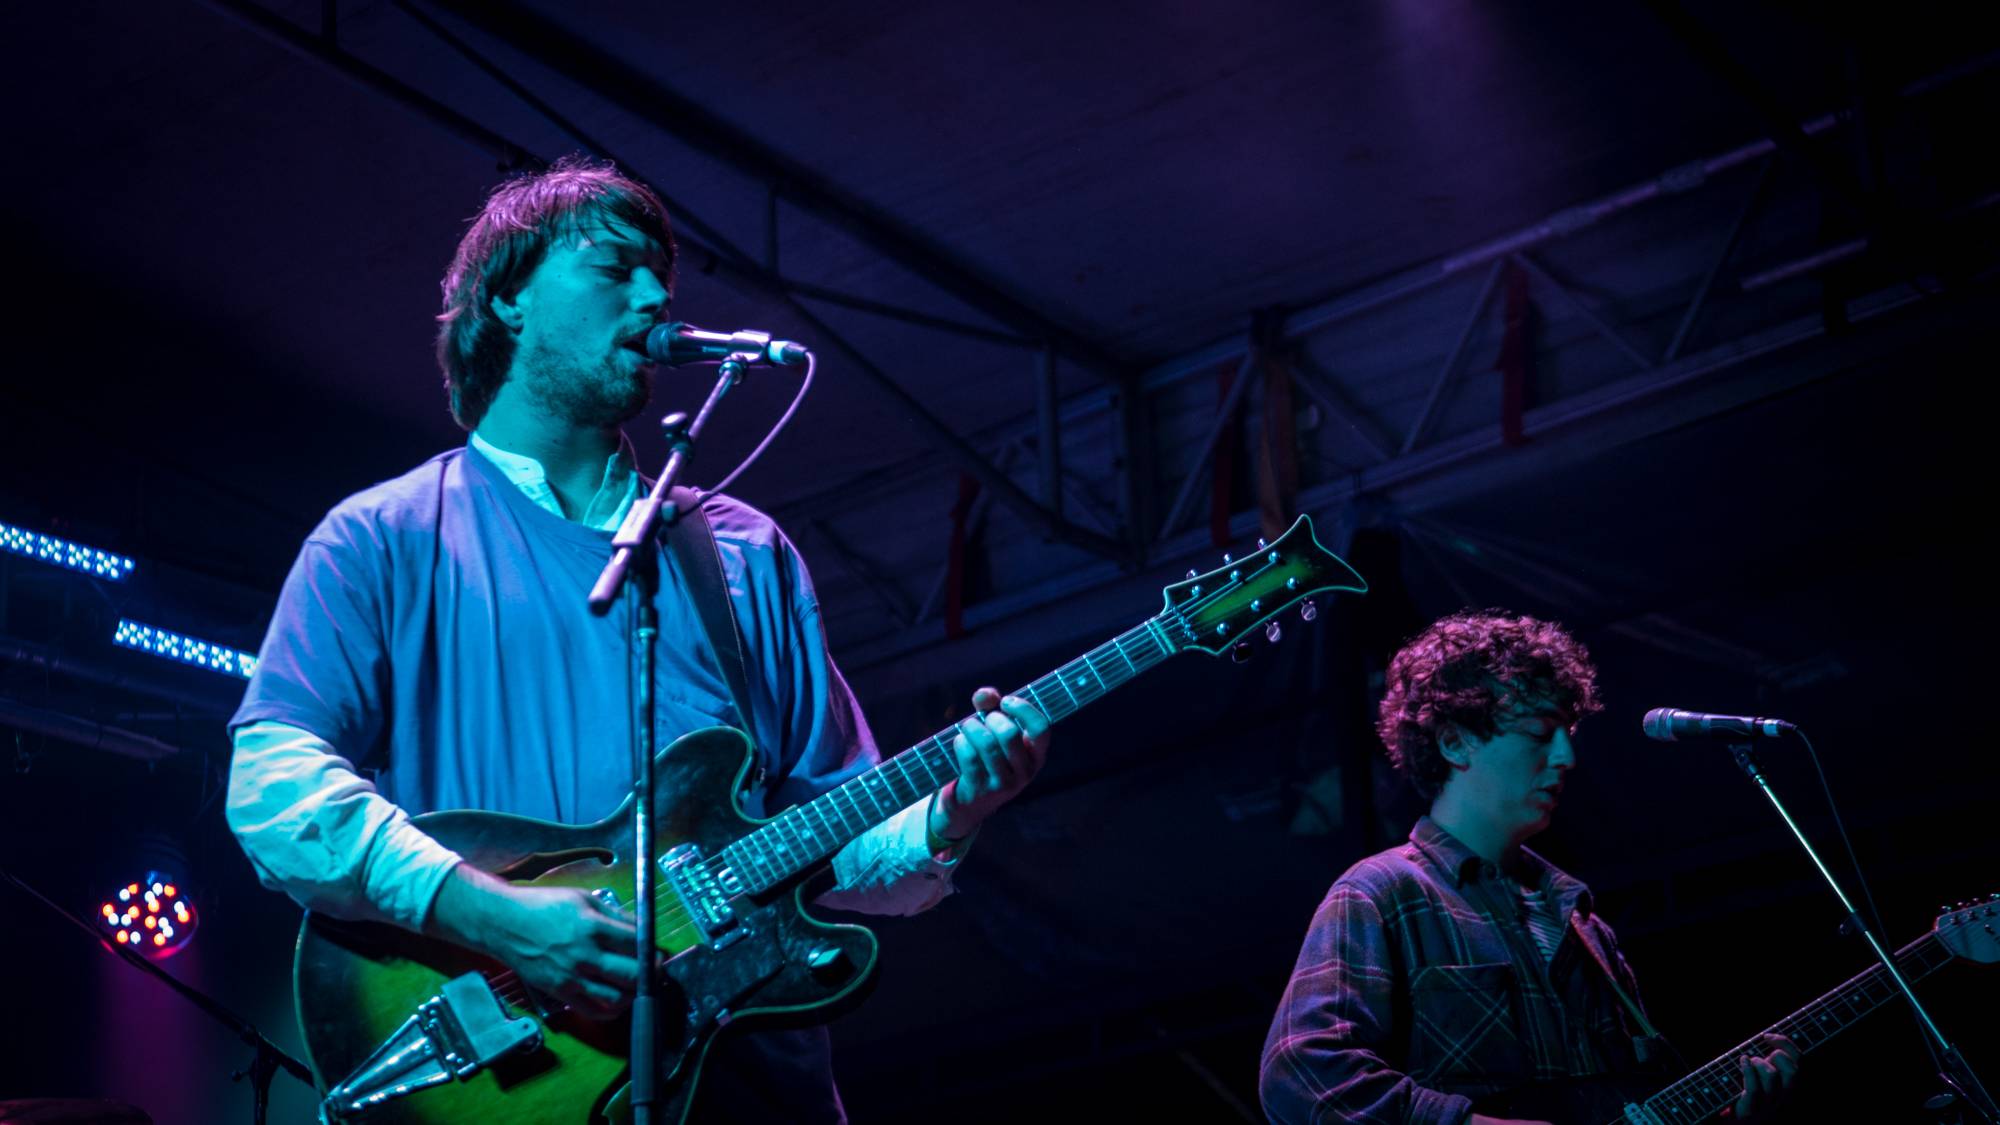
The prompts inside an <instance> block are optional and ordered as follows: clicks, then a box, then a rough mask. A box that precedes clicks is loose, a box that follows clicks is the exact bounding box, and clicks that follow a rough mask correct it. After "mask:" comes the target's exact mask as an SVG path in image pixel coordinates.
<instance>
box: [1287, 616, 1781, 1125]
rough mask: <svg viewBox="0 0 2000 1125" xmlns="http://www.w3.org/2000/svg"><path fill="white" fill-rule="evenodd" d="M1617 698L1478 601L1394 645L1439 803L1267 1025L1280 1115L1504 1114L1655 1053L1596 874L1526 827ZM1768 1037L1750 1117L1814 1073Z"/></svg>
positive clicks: (1331, 911) (1434, 1119)
mask: <svg viewBox="0 0 2000 1125" xmlns="http://www.w3.org/2000/svg"><path fill="white" fill-rule="evenodd" d="M1601 707H1602V704H1601V703H1600V702H1599V700H1598V693H1597V671H1596V668H1595V667H1594V666H1593V665H1592V663H1591V660H1590V655H1589V653H1588V652H1587V651H1586V650H1585V649H1584V647H1583V645H1582V644H1581V643H1579V642H1578V641H1577V640H1576V639H1575V638H1574V637H1572V636H1571V635H1570V634H1569V633H1568V632H1567V631H1566V630H1564V629H1563V628H1562V627H1561V626H1560V625H1557V624H1554V623H1551V622H1547V621H1539V620H1536V619H1534V618H1531V617H1522V616H1515V615H1510V614H1504V613H1500V612H1485V613H1467V614H1460V615H1456V616H1452V617H1448V618H1445V619H1443V620H1441V621H1438V622H1437V623H1435V624H1433V625H1432V626H1431V627H1430V628H1429V629H1426V630H1425V631H1424V632H1423V633H1422V634H1421V635H1419V636H1418V637H1417V638H1416V639H1415V640H1412V641H1411V642H1410V643H1409V644H1408V645H1406V646H1405V647H1404V648H1403V649H1402V651H1400V652H1398V653H1397V654H1396V656H1395V659H1394V660H1393V661H1392V662H1391V663H1390V666H1389V674H1388V691H1387V694H1386V695H1385V696H1384V697H1383V700H1382V704H1381V712H1380V722H1379V724H1378V726H1377V730H1378V731H1379V733H1380V734H1381V737H1382V741H1383V743H1384V744H1385V745H1386V746H1387V748H1388V752H1389V758H1390V761H1391V762H1392V763H1394V765H1395V766H1396V768H1397V769H1398V770H1399V771H1400V772H1401V773H1402V774H1403V775H1404V776H1405V777H1407V778H1408V779H1409V781H1410V782H1411V784H1413V785H1414V786H1415V787H1416V788H1417V790H1418V791H1419V792H1420V793H1422V794H1423V795H1425V796H1427V797H1429V798H1430V799H1431V807H1430V813H1429V815H1427V816H1425V817H1423V818H1422V819H1420V820H1418V821H1417V824H1416V827H1415V828H1414V829H1412V830H1411V832H1410V838H1409V842H1408V843H1406V844H1402V845H1399V846H1397V847H1394V848H1391V849H1389V850H1387V851H1384V852H1381V853H1379V854H1377V855H1373V856H1369V857H1368V858H1366V859H1364V860H1362V861H1360V862H1359V863H1356V864H1355V865H1354V866H1353V867H1351V868H1349V869H1348V870H1347V872H1346V873H1345V874H1343V875H1341V876H1340V878H1338V879H1336V880H1335V881H1334V884H1333V887H1332V888H1331V889H1330V890H1329V891H1328V892H1327V896H1326V899H1325V901H1323V902H1322V903H1321V904H1320V907H1319V910H1318V911H1317V913H1315V914H1314V916H1313V920H1312V927H1311V929H1310V930H1308V931H1307V933H1306V939H1305V946H1304V948H1303V949H1302V950H1301V951H1300V953H1299V960H1298V965H1297V967H1296V968H1295V969H1294V970H1293V972H1292V978H1291V982H1290V984H1289V985H1288V986H1287V987H1286V989H1285V995H1284V999H1283V1000H1282V1001H1281V1002H1280V1003H1279V1005H1278V1011H1277V1015H1276V1017H1275V1018H1274V1019H1273V1020H1272V1023H1271V1031H1270V1035H1269V1037H1268V1038H1267V1039H1266V1041H1265V1044H1264V1055H1263V1065H1262V1072H1261V1089H1260V1093H1261V1096H1262V1099H1263V1104H1264V1109H1265V1112H1266V1113H1268V1114H1269V1115H1270V1116H1271V1118H1272V1120H1274V1121H1280V1122H1307V1121H1310V1122H1327V1121H1356V1122H1423V1123H1426V1125H1462V1123H1464V1122H1467V1121H1470V1122H1473V1123H1475V1125H1496V1123H1502V1122H1507V1121H1513V1120H1519V1118H1516V1117H1500V1116H1493V1115H1489V1114H1488V1113H1484V1112H1475V1110H1476V1109H1477V1110H1487V1109H1493V1112H1494V1113H1502V1112H1508V1113H1518V1112H1522V1111H1521V1110H1518V1109H1497V1108H1494V1107H1495V1106H1502V1105H1513V1106H1518V1105H1521V1104H1524V1103H1522V1102H1519V1101H1516V1102H1511V1103H1510V1102H1506V1101H1500V1100H1495V1098H1496V1096H1504V1095H1506V1094H1508V1093H1509V1092H1515V1091H1522V1090H1526V1091H1528V1092H1529V1093H1530V1094H1532V1093H1533V1092H1535V1091H1537V1090H1540V1091H1548V1090H1551V1089H1556V1088H1561V1087H1563V1086H1564V1085H1565V1084H1570V1085H1571V1086H1572V1088H1573V1087H1574V1085H1575V1084H1577V1082H1578V1080H1589V1079H1601V1078H1605V1077H1607V1076H1610V1077H1616V1076H1627V1075H1642V1074H1646V1073H1648V1072H1650V1071H1652V1070H1654V1069H1655V1068H1657V1066H1658V1064H1659V1063H1660V1061H1661V1060H1660V1059H1659V1057H1658V1056H1659V1053H1660V1051H1661V1049H1662V1047H1663V1043H1662V1041H1661V1040H1660V1039H1659V1037H1658V1036H1657V1033H1655V1032H1654V1031H1653V1029H1652V1027H1651V1024H1650V1023H1649V1022H1648V1021H1647V1020H1646V1017H1645V1013H1644V1009H1643V1008H1642V1007H1641V1005H1640V1004H1639V1001H1638V985H1637V983H1636V982H1635V981H1634V980H1633V977H1632V972H1631V969H1630V968H1629V967H1628V966H1627V965H1626V963H1625V959H1624V957H1623V956H1622V955H1621V954H1620V953H1619V950H1618V943H1617V940H1616V938H1614V937H1613V935H1612V932H1611V927H1610V926H1608V925H1606V924H1605V922H1604V919H1603V918H1601V917H1599V916H1598V915H1597V914H1596V913H1595V912H1594V911H1593V910H1592V909H1591V897H1590V890H1589V888H1588V887H1586V886H1584V884H1583V883H1581V882H1579V881H1578V880H1577V879H1575V878H1573V877H1571V876H1570V875H1568V874H1567V873H1565V872H1563V871H1560V870H1558V869H1557V868H1555V867H1554V866H1553V865H1551V864H1550V863H1548V862H1547V861H1546V860H1544V859H1542V858H1541V857H1540V856H1538V855H1536V854H1535V853H1534V852H1532V851H1529V850H1528V849H1527V848H1526V847H1524V846H1523V844H1524V843H1525V842H1526V841H1527V840H1528V838H1529V837H1531V836H1533V835H1535V834H1536V833H1537V832H1540V831H1541V830H1542V829H1544V828H1547V827H1548V825H1549V818H1550V817H1551V816H1552V815H1553V814H1554V812H1555V809H1556V805H1557V803H1558V802H1559V801H1560V800H1561V799H1562V792H1563V782H1564V779H1565V778H1567V777H1568V776H1569V772H1570V771H1571V770H1573V769H1575V768H1576V765H1577V751H1576V746H1575V745H1574V743H1572V741H1571V737H1572V735H1573V734H1574V732H1575V729H1576V726H1577V723H1578V722H1579V721H1580V720H1581V719H1583V718H1584V717H1585V716H1588V715H1590V714H1592V713H1594V712H1596V711H1598V710H1600V709H1601ZM1766 1045H1767V1046H1768V1047H1769V1053H1767V1054H1764V1055H1762V1056H1761V1057H1745V1058H1744V1059H1743V1060H1742V1067H1741V1069H1742V1075H1743V1082H1744V1086H1743V1094H1742V1096H1741V1097H1740V1098H1739V1099H1738V1101H1737V1103H1736V1105H1735V1106H1734V1111H1735V1114H1736V1115H1737V1116H1738V1117H1739V1118H1747V1117H1750V1116H1751V1115H1753V1114H1755V1113H1757V1112H1759V1111H1762V1110H1765V1109H1767V1108H1768V1107H1769V1106H1770V1105H1771V1104H1773V1103H1774V1101H1775V1100H1776V1097H1777V1096H1779V1095H1782V1094H1783V1092H1784V1091H1785V1090H1787V1089H1788V1088H1789V1087H1790V1085H1791V1082H1792V1079H1793V1075H1794V1074H1795V1073H1796V1070H1797V1062H1798V1052H1797V1050H1796V1048H1795V1047H1793V1046H1792V1045H1791V1044H1790V1043H1789V1042H1787V1041H1782V1040H1779V1039H1776V1038H1773V1039H1772V1040H1770V1041H1769V1042H1768V1043H1767V1044H1766ZM1525 1104H1528V1105H1534V1104H1536V1103H1534V1102H1532V1101H1530V1102H1527V1103H1525ZM1554 1104H1562V1103H1561V1102H1559V1101H1558V1102H1556V1103H1554ZM1614 1104H1615V1103H1614ZM1526 1112H1533V1113H1536V1114H1537V1117H1538V1118H1539V1117H1541V1116H1544V1115H1546V1114H1547V1113H1551V1112H1554V1111H1550V1110H1539V1109H1535V1110H1528V1111H1526Z"/></svg>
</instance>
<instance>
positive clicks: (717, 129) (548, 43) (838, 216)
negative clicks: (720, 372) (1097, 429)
mask: <svg viewBox="0 0 2000 1125" xmlns="http://www.w3.org/2000/svg"><path fill="white" fill-rule="evenodd" d="M434 2H435V3H436V4H437V6H438V7H441V8H445V9H447V10H449V11H451V12H452V13H453V14H455V15H457V16H458V17H459V18H461V19H463V20H465V21H466V22H467V23H469V24H471V25H472V26H474V27H477V28H479V29H480V30H481V31H482V32H484V33H485V34H487V35H490V36H492V37H493V38H495V39H497V40H499V41H500V42H502V43H505V44H506V45H507V46H508V47H509V48H510V49H512V50H514V51H517V52H519V53H520V54H522V55H523V56H525V57H527V58H530V59H533V60H535V62H537V63H539V64H540V65H542V66H543V67H546V68H548V69H549V70H550V71H552V72H554V73H556V74H558V75H561V76H562V77H563V78H564V79H566V80H568V81H569V82H571V83H574V84H575V85H576V86H577V87H579V88H580V89H583V90H587V91H590V92H591V93H592V94H594V95H596V96H597V97H600V98H603V99H604V100H606V101H608V102H610V103H611V104H613V105H616V106H618V107H619V108H620V109H622V110H624V111H625V112H627V113H630V114H633V115H634V116H636V117H638V118H639V119H640V120H642V121H645V122H646V123H647V124H649V125H651V126H652V127H653V128H656V129H658V130H660V131H661V132H662V133H665V134H667V135H668V136H671V137H674V138H675V139H677V140H679V141H680V142H681V143H682V144H685V145H687V146H688V147H690V148H692V149H694V150H696V151H697V152H700V153H702V154H704V155H706V156H709V157H711V158H713V159H715V160H717V161H720V162H721V163H723V164H725V165H727V166H729V167H730V168H733V169H735V170H736V171H738V172H740V173H742V174H743V175H745V176H748V177H750V178H751V179H753V180H756V181H757V182H759V183H761V184H764V185H766V186H768V187H770V188H772V189H773V190H776V191H778V192H780V193H781V194H782V195H783V197H784V199H785V201H786V202H788V203H790V204H792V205H793V206H794V207H796V208H798V209H799V210H801V211H803V212H805V213H807V214H809V215H812V216H814V217H815V218H817V219H819V220H820V221H822V222H825V223H827V224H828V225H830V226H832V227H834V228H836V229H838V230H841V231H843V232H845V233H846V234H848V235H851V236H852V237H854V238H856V239H859V240H860V241H861V242H862V243H863V244H864V245H866V246H869V247H871V248H873V249H874V250H875V251H876V252H878V253H880V254H881V255H882V256H884V257H885V258H888V259H889V260H891V261H893V262H895V263H896V264H898V265H900V266H902V267H903V268H905V269H907V270H910V271H911V272H912V273H914V274H915V275H916V276H917V277H919V278H921V279H923V280H924V281H926V282H928V283H929V284H931V285H934V286H936V287H937V288H938V289H940V290H942V291H944V292H946V293H949V294H950V295H951V296H952V297H954V298H956V299H957V300H959V301H962V302H964V303H965V304H966V305H967V306H968V307H970V308H973V309H976V310H978V311H979V312H981V313H983V314H985V315H986V316H989V317H991V318H993V319H994V320H995V321H996V322H998V323H1000V324H1003V325H1005V326H1007V327H1008V328H1010V329H1012V330H1013V331H1015V332H1018V333H1020V334H1021V335H1023V336H1027V337H1029V338H1031V339H1034V340H1038V341H1042V342H1045V343H1047V344H1048V345H1049V346H1051V347H1053V348H1054V349H1055V350H1056V351H1058V352H1059V353H1061V354H1062V355H1063V356H1065V357H1067V358H1068V359H1070V360H1071V361H1072V362H1074V363H1076V364H1078V365H1079V366H1081V367H1084V368H1086V369H1088V370H1090V371H1092V372H1094V373H1095V374H1097V375H1098V376H1099V377H1101V378H1103V379H1105V380H1106V381H1108V382H1112V383H1118V382H1122V381H1123V380H1124V379H1125V378H1126V377H1127V367H1128V365H1127V364H1126V363H1124V362H1123V361H1121V360H1120V359H1119V358H1118V357H1117V356H1114V355H1112V354H1111V353H1110V352H1108V351H1106V350H1104V349H1103V348H1102V347H1101V346H1099V345H1098V343H1097V342H1096V341H1095V340H1093V339H1091V338H1089V337H1088V336H1085V335H1084V334H1083V333H1081V332H1078V331H1075V330H1073V329H1070V328H1068V327H1066V326H1064V325H1062V324H1059V323H1057V322H1056V321H1055V320H1054V319H1053V318H1052V317H1050V316H1049V315H1047V314H1046V313H1044V312H1042V311H1041V310H1039V309H1036V308H1034V307H1033V306H1031V305H1029V304H1028V303H1027V302H1025V301H1023V300H1021V299H1020V298H1018V297H1016V296H1014V295H1013V294H1011V293H1009V292H1007V291H1006V290H1004V289H1003V288H1002V287H1001V286H1000V285H999V284H998V283H996V282H995V281H993V280H992V279H991V278H988V277H985V276H983V275H981V274H980V273H979V272H978V271H977V270H976V269H974V268H973V267H972V266H970V265H969V264H967V263H965V262H963V261H961V260H960V259H959V258H958V257H957V256H956V255H954V254H953V253H952V252H951V251H950V250H948V249H946V248H945V247H943V246H941V245H939V244H937V243H936V242H934V241H933V240H931V239H929V238H927V237H925V236H924V235H923V234H921V233H919V232H917V231H916V230H913V229H911V228H910V227H908V226H906V225H904V224H903V223H902V222H900V221H898V220H897V219H896V218H894V217H892V216H891V215H889V214H888V213H886V212H884V211H882V210H880V209H879V208H877V207H875V206H873V205H872V204H869V203H867V202H865V201H863V200H862V199H860V198H859V197H857V196H855V195H853V194H852V193H850V192H848V191H846V190H844V189H842V188H840V187H838V186H836V185H835V184H833V183H832V182H831V181H829V180H828V179H827V178H826V177H824V176H822V175H820V174H819V173H818V172H816V171H814V170H813V169H811V168H809V167H807V166H806V165H805V164H803V163H800V162H799V161H797V160H795V159H793V158H791V157H789V156H787V155H785V154H784V153H783V152H782V151H780V150H779V149H777V148H775V147H772V146H770V145H767V144H765V143H763V142H762V141H759V140H757V139H756V138H754V137H751V136H749V135H748V134H746V133H744V132H743V131H742V130H740V129H738V128H736V127H735V126H733V125H731V124H729V123H728V122H727V121H725V120H723V119H722V118H721V117H720V116H718V115H717V114H715V113H714V112H712V111H710V110H709V109H708V107H707V106H705V105H703V104H702V103H700V102H698V101H696V100H694V99H693V98H690V97H688V96H686V95H684V94H682V93H680V92H679V91H677V90H674V89H672V88H670V87H668V86H667V85H665V84H664V83H662V82H661V81H659V79H657V78H655V77H653V76H652V75H650V74H648V73H646V72H644V71H642V70H640V69H639V68H637V67H635V66H632V65H631V64H629V63H626V62H625V61H623V60H622V59H619V58H618V57H616V56H615V55H612V54H611V53H609V52H607V51H605V50H603V49H601V48H599V47H597V46H596V45H595V44H592V43H590V42H589V41H587V40H585V39H584V38H582V37H581V36H579V35H577V34H575V33H574V32H572V31H571V30H569V29H568V28H567V27H564V26H563V25H561V24H559V23H556V22H555V21H553V20H550V19H548V18H547V17H545V16H543V15H541V14H539V13H537V12H534V11H531V10H529V9H528V8H526V7H525V6H523V5H520V4H516V3H511V2H504V0H481V2H479V3H471V2H468V0H434Z"/></svg>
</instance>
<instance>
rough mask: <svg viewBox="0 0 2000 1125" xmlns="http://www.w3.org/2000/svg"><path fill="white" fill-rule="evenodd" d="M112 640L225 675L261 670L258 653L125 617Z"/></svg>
mask: <svg viewBox="0 0 2000 1125" xmlns="http://www.w3.org/2000/svg"><path fill="white" fill-rule="evenodd" d="M111 640H112V641H113V642H114V643H116V644H118V645H120V646H123V647H125V648H129V649H136V650H137V651H139V652H150V653H152V654H153V655H154V656H164V657H166V658H167V659H168V660H178V661H180V662H181V663H183V664H192V665H194V666H195V667H197V668H207V669H208V670H210V671H212V672H221V673H223V674H224V675H229V676H241V677H243V678H244V679H246V680H247V679H249V678H250V673H252V672H254V671H256V670H257V654H256V653H254V652H244V651H243V650H242V649H235V648H229V647H227V646H224V645H218V644H210V643H209V642H207V641H202V640H196V639H195V638H193V637H190V636H187V635H186V634H184V633H176V632H173V631H171V630H168V629H156V628H154V627H153V626H151V625H141V624H139V623H138V622H137V621H127V620H125V619H123V618H120V619H119V621H118V632H117V633H116V634H114V635H113V636H112V638H111Z"/></svg>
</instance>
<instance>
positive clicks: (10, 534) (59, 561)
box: [0, 523, 134, 579]
mask: <svg viewBox="0 0 2000 1125" xmlns="http://www.w3.org/2000/svg"><path fill="white" fill-rule="evenodd" d="M0 550H6V551H10V552H12V553H14V554H16V555H24V556H26V557H28V558H31V559H35V560H37V561H40V562H45V563H49V564H51V565H54V566H60V567H67V568H68V569H70V570H74V571H77V572H79V573H82V574H88V575H90V576H91V577H93V578H110V579H120V578H123V577H125V576H126V575H128V574H130V573H132V567H133V565H134V564H133V562H132V560H131V559H128V558H126V557H125V556H124V555H114V554H112V553H111V552H109V551H100V550H98V549H97V548H95V547H87V546H85V545H83V544H82V543H72V542H70V541H69V540H67V539H57V538H56V537H55V536H53V535H43V534H42V533H41V532H39V531H29V530H28V529H27V528H25V527H15V526H14V525H13V524H11V523H0Z"/></svg>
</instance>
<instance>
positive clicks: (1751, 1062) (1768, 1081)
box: [1732, 1035, 1799, 1125]
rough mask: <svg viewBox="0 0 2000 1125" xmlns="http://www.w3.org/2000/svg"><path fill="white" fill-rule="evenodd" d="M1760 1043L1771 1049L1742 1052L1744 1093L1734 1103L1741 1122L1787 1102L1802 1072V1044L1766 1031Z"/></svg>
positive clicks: (1736, 1116) (1737, 1117)
mask: <svg viewBox="0 0 2000 1125" xmlns="http://www.w3.org/2000/svg"><path fill="white" fill-rule="evenodd" d="M1757 1045H1758V1046H1759V1047H1765V1048H1769V1051H1768V1052H1767V1053H1765V1054H1762V1055H1745V1056H1743V1096H1742V1097H1740V1098H1737V1099H1736V1104H1735V1106H1733V1107H1732V1112H1733V1113H1734V1115H1735V1119H1736V1121H1737V1122H1738V1125H1742V1123H1745V1122H1754V1121H1756V1120H1758V1119H1759V1118H1760V1117H1762V1116H1764V1115H1767V1114H1769V1113H1771V1112H1772V1111H1773V1110H1775V1109H1776V1108H1778V1106H1780V1105H1782V1104H1784V1101H1785V1099H1786V1097H1788V1096H1789V1095H1790V1094H1791V1090H1792V1083H1793V1082H1794V1081H1796V1080H1797V1078H1798V1074H1799V1048H1798V1046H1797V1044H1795V1043H1793V1042H1792V1041H1791V1040H1790V1039H1787V1038H1785V1037H1784V1036H1782V1035H1765V1036H1762V1037H1761V1038H1759V1039H1758V1041H1757Z"/></svg>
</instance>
